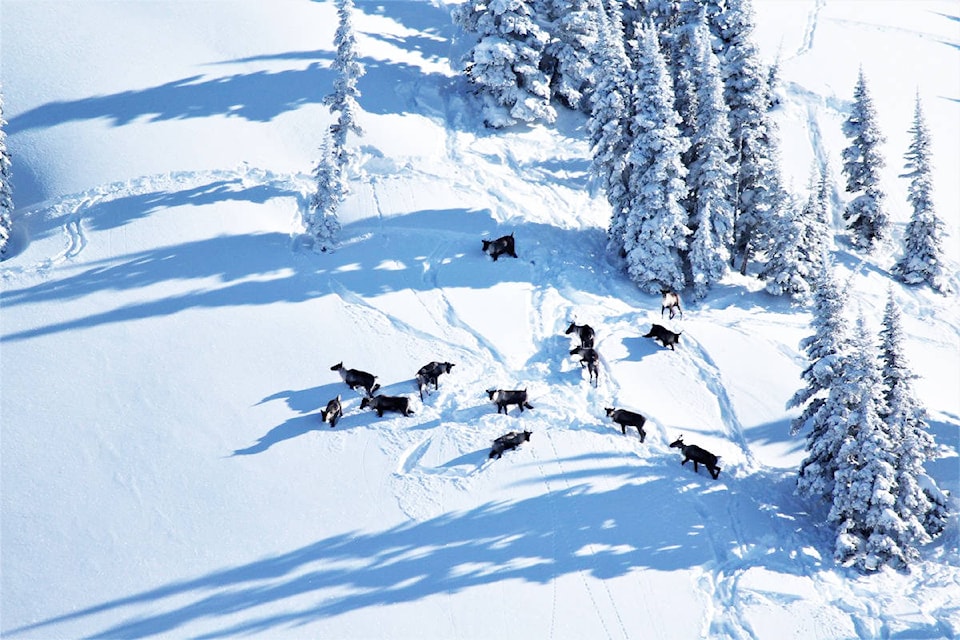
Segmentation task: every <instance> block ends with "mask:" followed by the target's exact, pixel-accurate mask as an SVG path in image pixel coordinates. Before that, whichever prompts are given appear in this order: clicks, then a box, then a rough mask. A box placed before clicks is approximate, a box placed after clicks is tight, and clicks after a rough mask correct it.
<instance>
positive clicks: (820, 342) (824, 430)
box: [787, 256, 849, 500]
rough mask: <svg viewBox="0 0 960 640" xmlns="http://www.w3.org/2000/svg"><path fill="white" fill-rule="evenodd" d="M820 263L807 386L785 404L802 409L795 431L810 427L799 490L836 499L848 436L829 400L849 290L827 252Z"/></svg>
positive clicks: (807, 345)
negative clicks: (838, 277)
mask: <svg viewBox="0 0 960 640" xmlns="http://www.w3.org/2000/svg"><path fill="white" fill-rule="evenodd" d="M822 265H823V266H822V268H821V270H820V274H819V276H818V278H817V286H816V287H815V288H814V290H813V309H812V318H811V326H812V328H813V335H812V336H808V337H806V338H804V339H803V340H801V341H800V348H801V349H803V350H804V351H805V352H806V354H807V359H808V361H809V364H808V365H807V367H806V368H805V369H804V370H803V371H802V372H801V374H800V377H801V378H802V379H803V381H804V382H805V383H806V386H804V387H803V388H802V389H800V390H798V391H797V392H796V393H795V394H794V395H793V397H792V398H790V400H789V401H788V402H787V408H794V407H802V411H801V412H800V414H799V415H798V416H797V417H796V418H794V419H793V421H792V422H791V425H790V432H791V433H792V434H794V435H796V434H798V433H800V432H801V431H804V430H807V435H806V450H807V456H806V458H805V459H804V460H803V462H802V463H801V464H800V474H799V477H798V478H797V492H798V493H799V494H800V495H804V496H807V497H814V498H823V499H827V500H829V499H831V498H832V497H833V474H834V473H835V472H836V470H837V456H838V454H839V451H840V446H841V444H842V436H843V435H844V434H842V433H839V434H838V433H837V432H836V431H835V430H834V427H835V425H834V424H832V423H831V421H830V418H831V416H830V413H829V411H828V407H827V399H828V397H829V395H830V392H831V390H832V389H833V388H834V386H835V382H836V381H837V380H838V379H839V378H840V375H841V373H842V363H843V358H844V357H845V355H846V353H847V351H848V349H849V344H848V343H849V338H848V334H847V320H846V318H845V317H844V316H843V309H844V305H846V301H847V295H846V291H845V289H843V288H842V287H841V286H840V285H839V284H838V283H837V280H836V276H835V274H834V272H833V270H834V267H833V263H832V262H831V261H830V259H829V257H827V256H824V258H823V262H822Z"/></svg>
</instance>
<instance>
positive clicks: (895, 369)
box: [880, 289, 949, 548]
mask: <svg viewBox="0 0 960 640" xmlns="http://www.w3.org/2000/svg"><path fill="white" fill-rule="evenodd" d="M880 360H881V370H880V376H881V380H882V387H883V393H884V411H883V419H884V422H885V423H886V425H887V430H888V431H889V432H890V434H892V437H893V438H894V440H895V442H896V444H897V448H896V453H897V460H896V473H897V500H896V506H895V510H896V512H897V515H898V516H899V517H900V519H901V520H902V521H903V523H904V538H905V544H907V545H908V546H909V547H914V548H915V547H917V546H918V545H920V544H923V543H925V542H927V541H929V540H930V537H931V536H935V535H937V534H939V533H940V532H941V531H943V528H944V526H946V520H947V517H948V515H949V514H948V509H947V499H946V496H945V495H944V494H943V492H942V491H941V490H940V489H939V488H938V487H937V486H936V483H935V482H934V481H933V479H932V478H930V477H929V476H928V475H927V473H926V471H925V469H924V463H925V462H926V461H927V460H928V459H929V458H930V457H931V456H932V455H934V454H935V452H936V443H935V442H934V440H933V436H931V435H930V431H929V429H928V427H927V419H926V411H925V410H924V408H923V406H922V405H921V404H920V401H919V400H918V399H917V397H916V394H915V393H914V391H913V385H912V380H914V379H916V377H917V376H916V375H915V374H914V373H913V372H912V370H911V368H910V366H909V364H908V363H907V360H906V356H905V354H904V349H903V327H902V321H901V312H900V307H899V306H898V305H897V303H896V301H895V300H894V297H893V290H892V289H891V290H890V291H889V292H888V294H887V306H886V309H885V310H884V315H883V328H882V329H881V330H880Z"/></svg>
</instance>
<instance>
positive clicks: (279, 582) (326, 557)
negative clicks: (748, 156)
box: [7, 451, 829, 638]
mask: <svg viewBox="0 0 960 640" xmlns="http://www.w3.org/2000/svg"><path fill="white" fill-rule="evenodd" d="M482 455H483V452H482V451H477V452H472V453H470V454H467V455H466V456H463V457H462V459H457V460H454V461H451V462H450V463H449V464H452V465H455V466H460V465H470V464H473V463H474V462H476V459H477V458H479V457H481V456H482ZM494 464H496V463H494ZM673 466H674V465H672V464H670V465H668V464H667V463H666V462H665V461H664V462H662V463H655V464H653V465H651V466H649V467H637V466H636V465H631V464H626V463H625V465H624V467H623V468H622V469H619V470H617V469H613V470H611V469H610V468H609V466H606V465H605V466H604V467H603V468H602V469H600V468H598V469H597V470H596V471H595V473H596V475H597V476H598V477H604V478H606V477H609V475H608V474H610V473H614V474H615V475H620V476H624V477H630V476H632V481H629V482H627V483H626V484H623V485H621V486H619V487H617V488H615V489H612V490H608V491H600V492H598V491H596V489H595V488H593V489H590V488H588V486H587V485H585V484H577V483H578V482H580V481H581V480H585V479H587V478H588V477H589V472H588V471H587V472H584V473H583V474H582V475H581V476H578V477H568V476H567V475H566V474H561V475H557V476H556V477H553V478H549V479H548V481H549V485H548V486H553V487H561V488H560V489H557V490H548V491H547V492H546V493H545V494H543V495H539V496H536V497H531V498H526V499H522V500H517V501H512V502H489V503H486V504H483V505H481V506H479V507H477V508H475V509H472V510H470V511H466V512H457V513H447V514H444V515H441V516H439V517H436V518H432V519H430V520H426V521H421V522H406V523H404V524H401V525H397V526H394V527H390V528H387V529H384V530H382V531H375V532H370V531H349V532H344V533H341V534H338V535H333V536H330V537H327V538H323V539H320V540H317V541H316V542H314V543H312V544H309V545H306V546H303V547H300V548H297V549H293V550H291V551H289V552H287V553H283V554H279V555H275V556H271V557H266V558H261V559H257V560H252V561H251V562H249V563H247V564H241V565H238V566H235V567H232V568H229V569H226V570H221V571H214V572H211V573H208V574H206V575H203V576H199V577H196V578H190V579H185V580H182V581H178V582H172V583H169V584H163V585H159V586H157V587H156V588H155V589H150V590H148V591H143V592H140V593H133V594H131V595H129V596H126V597H122V598H119V599H116V600H111V601H106V602H102V603H100V604H97V605H95V606H92V607H89V608H87V609H83V610H80V611H75V612H71V613H67V614H64V615H62V616H58V617H55V618H51V619H48V620H44V621H40V622H38V623H35V624H32V625H29V626H26V627H21V628H19V629H8V630H7V632H8V633H11V634H14V633H24V632H28V631H29V632H38V631H40V630H47V631H51V630H54V629H55V625H57V624H61V623H66V622H76V621H82V620H85V619H87V620H88V622H89V625H90V626H93V625H95V624H102V623H98V622H97V620H102V619H103V618H102V616H104V615H112V616H113V617H114V619H119V620H120V622H116V623H108V624H110V626H108V627H106V628H103V629H101V630H100V631H99V632H95V633H91V634H90V635H91V636H93V637H124V638H136V637H145V636H152V635H162V634H171V633H173V634H182V633H186V632H187V629H185V628H184V627H186V626H187V625H190V624H191V623H194V622H200V621H202V622H203V624H204V625H211V624H213V625H216V622H217V620H218V617H219V616H224V618H223V620H222V623H221V626H220V628H217V629H215V630H213V631H209V632H207V633H206V634H204V635H202V636H199V637H204V638H226V637H235V636H238V635H246V634H255V633H271V632H279V631H281V630H289V629H291V628H296V627H297V626H300V625H305V624H310V623H312V622H317V621H320V620H323V619H325V618H332V617H335V616H340V615H344V614H348V613H352V612H363V611H370V612H374V611H376V610H377V608H378V607H387V606H394V605H398V604H402V603H409V602H415V601H418V600H421V599H423V598H426V597H429V596H432V595H436V594H452V593H460V592H463V591H466V590H468V589H470V588H471V587H477V586H482V585H489V584H497V583H504V584H507V583H509V582H510V581H522V582H528V583H535V584H540V585H545V584H549V583H550V582H551V581H553V580H556V579H558V578H560V577H562V576H564V575H572V574H583V575H589V576H593V577H594V578H596V579H599V580H608V579H612V578H618V577H622V576H627V575H629V574H632V573H634V572H638V571H643V570H654V571H675V570H684V569H691V568H696V567H703V568H705V569H706V570H712V571H715V572H717V573H718V574H727V573H730V572H733V571H735V570H738V569H746V568H750V567H763V568H766V569H768V570H770V571H773V572H779V573H785V574H793V575H807V574H808V573H809V572H810V571H813V570H816V568H817V567H818V561H817V560H816V559H814V558H808V559H806V560H805V561H804V563H798V562H797V560H796V559H795V556H796V552H797V548H798V545H799V544H800V543H801V542H802V544H810V543H809V542H808V541H798V540H797V539H796V535H799V534H797V533H796V532H798V531H799V530H800V523H799V522H798V520H799V519H800V518H801V517H802V510H800V509H799V507H798V505H797V503H796V501H793V500H790V499H787V500H784V498H783V496H785V495H788V494H789V493H790V488H789V487H788V486H787V484H789V483H790V482H791V481H792V477H787V476H776V475H768V476H767V477H751V478H743V479H735V480H731V479H727V480H726V481H713V480H711V479H709V478H707V477H705V476H702V475H701V476H695V475H694V474H693V473H692V471H690V470H688V469H674V468H672V467H673ZM785 483H786V484H785ZM653 523H655V524H653ZM586 550H588V551H589V552H587V551H586ZM827 555H829V554H827ZM691 579H694V578H691ZM303 596H310V598H309V600H311V601H312V602H313V603H314V604H310V605H307V606H304V604H303V602H304V599H303ZM294 599H296V600H294ZM227 616H229V617H227ZM238 616H239V617H240V618H241V620H240V621H239V622H238V621H237V618H238Z"/></svg>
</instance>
